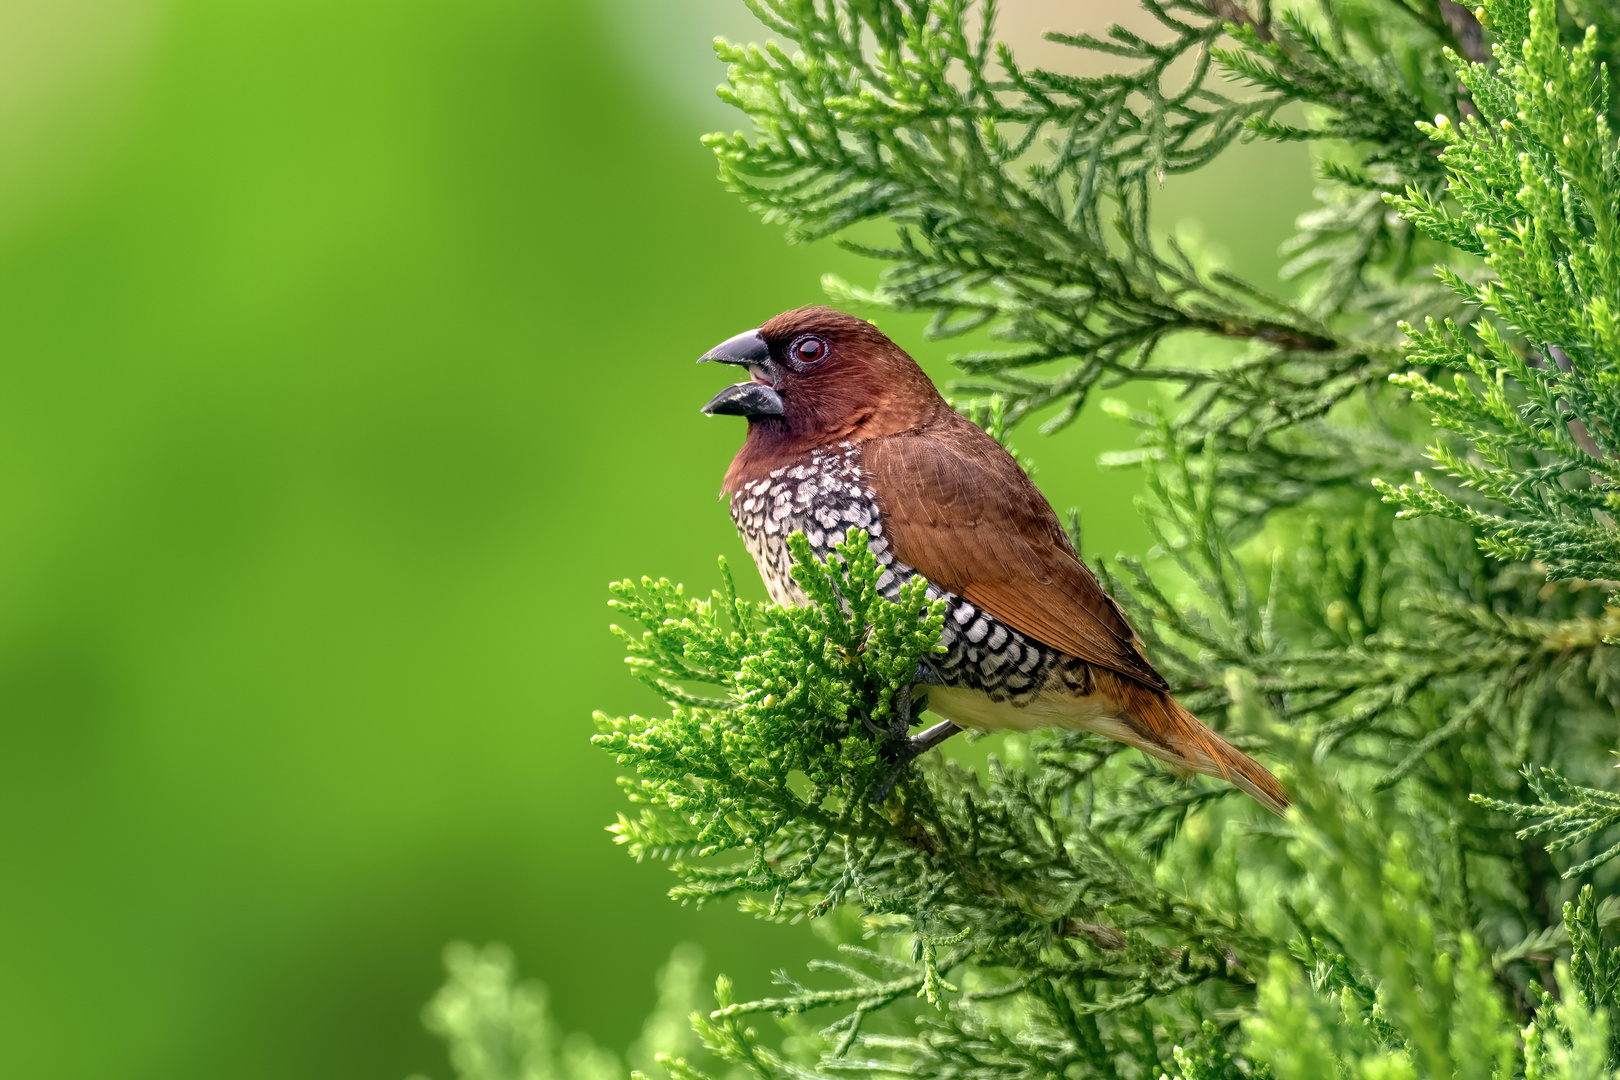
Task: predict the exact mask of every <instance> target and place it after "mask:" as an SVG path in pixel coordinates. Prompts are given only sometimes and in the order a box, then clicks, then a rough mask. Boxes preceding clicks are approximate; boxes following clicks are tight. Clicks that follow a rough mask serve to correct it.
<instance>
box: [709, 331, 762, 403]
mask: <svg viewBox="0 0 1620 1080" xmlns="http://www.w3.org/2000/svg"><path fill="white" fill-rule="evenodd" d="M708 360H713V361H714V362H715V363H719V364H737V365H739V366H741V367H746V368H747V369H748V371H749V373H750V374H751V375H753V376H754V378H753V379H750V380H749V381H748V382H745V383H738V384H737V385H735V386H728V387H726V388H725V389H724V390H722V391H720V392H719V393H718V394H716V395H715V396H714V400H712V401H710V402H709V403H708V404H707V405H705V406H703V411H704V412H706V413H708V414H709V415H710V416H749V417H754V416H781V415H783V410H782V398H781V396H780V395H779V394H777V392H776V389H775V387H774V385H766V383H765V382H761V381H759V380H760V379H761V378H763V379H765V380H768V381H769V382H770V383H771V384H774V383H775V382H776V363H775V361H773V360H772V359H771V348H770V346H769V345H767V344H766V343H765V339H764V337H762V336H761V335H760V332H759V331H758V330H747V331H744V332H743V333H741V334H738V335H737V336H736V337H733V338H727V339H726V340H725V341H722V342H721V343H720V344H718V345H716V346H715V347H714V348H712V349H710V350H709V351H708V352H706V353H704V354H703V355H702V356H700V357H698V363H700V364H701V363H703V362H705V361H708Z"/></svg>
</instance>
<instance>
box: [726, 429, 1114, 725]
mask: <svg viewBox="0 0 1620 1080" xmlns="http://www.w3.org/2000/svg"><path fill="white" fill-rule="evenodd" d="M731 517H732V520H733V521H734V522H735V523H736V525H737V531H738V533H740V534H741V536H742V539H743V544H744V545H745V546H746V547H747V548H748V553H749V554H750V555H752V556H753V557H754V562H755V563H756V564H757V565H758V566H759V572H760V576H761V577H763V578H764V580H765V588H766V591H767V592H769V593H770V596H771V599H772V600H774V601H775V602H776V603H778V604H800V605H802V604H805V603H807V602H808V600H807V598H806V596H805V594H804V592H803V591H802V590H801V589H800V588H799V585H798V583H797V582H796V581H794V580H793V576H792V574H791V573H790V572H789V571H790V569H791V568H792V566H793V556H792V553H791V552H790V551H789V550H788V546H787V538H788V536H790V535H791V534H792V533H794V532H796V531H799V530H803V532H804V534H805V538H806V539H807V540H808V541H809V542H810V547H811V549H812V550H813V551H814V552H815V553H816V556H817V557H818V558H823V559H824V558H826V557H827V556H828V555H829V554H831V553H832V551H833V548H834V546H835V545H837V544H840V543H843V541H844V539H845V537H846V535H847V534H848V532H849V530H851V529H856V528H859V529H865V530H866V532H867V534H868V535H869V537H870V539H869V541H868V545H867V546H868V547H869V548H870V549H871V552H872V554H873V556H874V557H875V558H876V559H877V562H878V565H879V566H881V567H882V568H883V572H882V574H881V576H880V577H879V578H878V583H877V584H878V588H879V590H880V591H881V592H882V593H883V595H884V596H885V597H887V598H888V599H890V600H895V599H898V597H899V593H900V586H901V585H902V584H904V583H905V582H906V581H908V580H909V579H910V578H911V577H912V576H913V575H914V574H915V573H916V571H915V570H913V569H912V568H911V567H909V566H907V565H906V564H905V563H903V562H901V561H900V560H899V559H898V558H896V557H895V555H894V552H893V551H892V550H890V546H889V541H888V539H887V538H886V537H885V536H884V533H883V515H882V513H881V511H880V510H879V508H878V503H877V497H876V495H875V494H874V493H873V491H872V490H871V488H870V487H868V486H867V485H866V483H865V482H864V481H863V479H862V476H861V469H860V447H859V446H857V445H855V444H853V443H849V442H844V443H839V444H837V445H835V446H834V447H832V448H830V449H825V450H824V449H819V448H818V449H815V450H812V451H811V452H810V453H809V454H808V455H807V456H806V457H804V458H803V459H801V460H800V461H799V462H797V463H795V464H793V465H787V466H783V467H781V468H778V469H775V470H773V471H772V472H771V473H770V474H769V475H768V476H766V477H765V478H763V479H760V480H755V481H753V482H751V483H747V484H744V485H743V487H742V488H741V490H739V491H738V492H737V493H736V494H735V495H733V496H732V498H731ZM928 595H929V597H930V598H931V599H939V598H941V597H943V598H944V600H945V602H946V604H947V607H946V613H945V625H944V629H943V631H942V632H941V635H940V642H941V644H943V645H944V646H945V649H946V651H945V653H944V654H942V655H940V656H936V657H932V658H930V659H929V660H927V661H926V665H927V667H928V668H929V672H930V673H931V674H932V676H933V678H926V676H925V678H926V681H927V682H929V683H933V682H935V680H936V679H937V682H938V685H940V686H944V687H950V688H955V689H960V690H967V691H976V692H978V693H981V694H984V695H986V696H987V697H988V698H989V699H990V701H991V702H995V703H997V704H1001V703H1005V704H1006V705H1010V706H1011V707H1012V708H1014V709H1023V708H1025V707H1027V706H1028V705H1030V703H1031V702H1033V701H1034V699H1035V698H1036V697H1037V696H1038V695H1040V694H1041V693H1043V692H1053V691H1057V692H1061V693H1063V694H1064V695H1065V696H1085V695H1087V694H1090V693H1091V691H1092V683H1093V679H1092V675H1091V670H1090V667H1089V665H1087V664H1086V663H1085V662H1084V661H1082V660H1079V659H1076V658H1075V657H1072V656H1068V655H1067V654H1065V653H1062V652H1059V651H1058V650H1056V649H1051V648H1048V647H1047V646H1045V645H1042V644H1041V643H1040V642H1038V641H1034V640H1032V639H1030V638H1028V637H1025V636H1024V635H1023V634H1021V633H1019V632H1018V631H1017V630H1014V629H1013V628H1012V627H1010V626H1008V625H1007V624H1006V623H1004V622H1002V621H1001V620H999V619H997V618H996V617H995V616H994V615H991V614H990V613H988V612H986V611H983V610H981V609H979V608H977V607H975V606H974V605H973V604H972V603H970V602H969V601H967V600H965V599H963V598H962V597H960V596H957V595H956V594H955V593H951V592H947V591H945V590H943V589H940V588H939V587H938V586H936V585H933V584H930V585H929V594H928ZM1032 720H1033V718H1032ZM997 726H1002V725H997ZM1006 726H1016V727H1023V726H1025V725H1024V724H1022V723H1016V722H1015V723H1013V724H1010V725H1006Z"/></svg>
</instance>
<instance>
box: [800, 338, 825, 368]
mask: <svg viewBox="0 0 1620 1080" xmlns="http://www.w3.org/2000/svg"><path fill="white" fill-rule="evenodd" d="M826 355H827V343H826V342H825V341H822V340H821V339H820V338H813V337H807V338H803V339H801V340H799V341H796V342H794V344H793V359H795V360H797V361H799V362H800V363H802V364H813V363H815V362H816V361H817V360H820V359H821V358H822V357H824V356H826Z"/></svg>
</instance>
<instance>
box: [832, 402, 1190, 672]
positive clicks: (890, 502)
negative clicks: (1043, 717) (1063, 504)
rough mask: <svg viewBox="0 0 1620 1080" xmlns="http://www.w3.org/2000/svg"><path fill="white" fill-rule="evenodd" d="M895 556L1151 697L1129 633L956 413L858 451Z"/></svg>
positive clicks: (1038, 498)
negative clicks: (1142, 688)
mask: <svg viewBox="0 0 1620 1080" xmlns="http://www.w3.org/2000/svg"><path fill="white" fill-rule="evenodd" d="M861 464H862V468H863V469H864V470H866V471H867V472H868V473H869V474H870V475H871V477H872V487H873V490H874V491H876V492H877V495H878V504H879V509H880V510H881V511H882V512H883V523H884V528H885V530H886V531H887V533H888V536H889V539H890V542H891V543H892V544H893V545H894V551H895V555H896V556H897V557H898V558H899V559H900V560H901V561H902V562H904V563H906V564H907V565H909V566H911V567H913V568H914V569H916V570H917V572H918V573H920V574H922V575H923V576H924V577H926V578H928V580H930V581H932V582H934V583H935V584H936V585H938V586H939V587H940V588H942V589H949V590H950V591H951V592H954V593H956V594H957V595H958V596H964V597H966V598H967V599H968V600H970V601H972V602H973V603H974V604H976V605H978V606H979V607H982V608H983V609H984V610H986V611H989V612H991V613H992V614H994V615H995V616H996V618H998V619H1000V620H1002V621H1003V622H1005V623H1007V624H1008V625H1009V626H1011V627H1013V628H1014V629H1015V630H1018V631H1019V632H1020V633H1023V634H1025V635H1027V636H1029V637H1032V638H1034V639H1036V640H1037V641H1040V642H1042V643H1043V644H1046V645H1049V646H1051V647H1052V648H1055V649H1061V650H1063V651H1064V652H1066V653H1068V654H1069V655H1070V656H1077V657H1079V658H1080V659H1082V660H1084V661H1086V662H1087V663H1089V664H1093V665H1096V666H1099V667H1104V668H1108V669H1110V670H1113V671H1118V672H1120V673H1121V674H1124V675H1128V676H1130V677H1131V678H1133V679H1136V680H1138V681H1140V682H1142V683H1145V684H1146V685H1148V686H1151V687H1154V688H1155V689H1158V690H1167V689H1169V687H1168V686H1167V685H1166V683H1165V681H1164V679H1163V678H1162V677H1161V676H1160V675H1159V673H1158V672H1157V671H1154V670H1153V667H1152V665H1151V664H1149V663H1148V662H1147V660H1145V659H1144V658H1143V656H1142V654H1141V652H1140V650H1139V646H1138V642H1137V638H1136V633H1135V631H1133V630H1132V629H1131V627H1130V624H1129V623H1127V622H1126V621H1125V619H1124V618H1123V617H1122V616H1121V615H1120V613H1119V609H1118V608H1116V607H1115V606H1114V602H1113V601H1112V600H1111V599H1109V597H1108V594H1107V593H1105V592H1103V590H1102V586H1101V585H1099V584H1098V583H1097V579H1096V578H1095V577H1093V576H1092V573H1091V571H1090V569H1088V568H1087V567H1086V565H1085V563H1083V562H1081V561H1080V559H1079V557H1078V556H1077V555H1076V554H1075V552H1074V548H1073V547H1071V546H1070V544H1069V540H1068V537H1067V536H1066V535H1064V532H1063V528H1062V526H1060V525H1059V524H1058V520H1057V515H1056V514H1054V513H1053V512H1052V508H1051V507H1050V506H1049V505H1047V502H1046V499H1045V498H1044V497H1043V496H1042V495H1041V493H1040V492H1039V491H1038V490H1037V489H1036V487H1035V485H1034V484H1032V483H1030V481H1029V478H1028V477H1026V476H1025V475H1024V472H1023V470H1022V469H1020V468H1019V467H1018V464H1017V462H1015V461H1013V459H1012V457H1011V456H1010V455H1009V454H1008V453H1007V452H1006V451H1005V450H1003V449H1002V448H1001V446H1000V445H999V444H997V443H996V441H995V440H994V439H992V438H990V436H988V435H986V434H985V433H984V432H983V431H980V430H979V429H978V428H977V427H975V426H974V425H973V424H972V423H970V422H969V421H968V420H966V419H965V418H963V417H961V416H959V415H958V414H956V413H948V414H946V415H945V416H944V417H942V418H941V420H940V421H939V422H937V423H935V424H930V425H929V426H928V427H927V428H924V429H922V430H919V431H912V432H904V433H901V434H899V435H891V436H887V437H884V438H877V439H872V440H870V441H868V442H866V443H864V444H863V445H862V447H861Z"/></svg>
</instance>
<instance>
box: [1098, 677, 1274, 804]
mask: <svg viewBox="0 0 1620 1080" xmlns="http://www.w3.org/2000/svg"><path fill="white" fill-rule="evenodd" d="M1114 681H1115V682H1116V683H1117V687H1109V688H1108V689H1110V690H1114V691H1115V692H1114V693H1113V694H1111V695H1110V696H1111V697H1114V699H1115V700H1116V701H1118V702H1119V703H1120V704H1121V705H1122V706H1124V708H1123V710H1122V711H1123V712H1124V714H1125V715H1124V716H1123V717H1122V718H1121V719H1123V720H1125V721H1126V723H1127V724H1128V725H1129V726H1130V727H1131V728H1132V729H1133V733H1134V734H1136V735H1137V736H1138V737H1139V739H1140V741H1137V740H1136V739H1132V740H1130V741H1131V742H1133V743H1134V744H1135V745H1136V746H1137V747H1138V748H1139V749H1141V750H1142V751H1144V752H1145V753H1148V754H1151V755H1153V756H1154V757H1156V758H1158V759H1160V760H1161V761H1164V762H1166V763H1168V764H1170V765H1171V766H1173V767H1176V768H1180V769H1189V770H1191V771H1193V772H1199V773H1203V774H1204V775H1205V776H1218V777H1220V778H1221V779H1222V780H1225V781H1227V782H1228V783H1230V784H1232V785H1233V786H1235V787H1237V788H1240V789H1242V790H1243V791H1245V792H1247V793H1248V794H1249V795H1251V796H1253V797H1254V799H1255V800H1256V801H1257V802H1259V803H1260V805H1262V806H1264V807H1265V808H1266V809H1267V810H1270V811H1271V812H1272V813H1274V814H1276V815H1278V816H1279V817H1280V816H1282V814H1283V813H1284V812H1285V811H1287V809H1288V807H1289V804H1290V803H1291V802H1292V800H1291V799H1289V797H1288V792H1287V791H1286V790H1285V789H1284V788H1283V786H1282V784H1280V783H1278V782H1277V778H1276V777H1275V776H1272V775H1271V773H1269V772H1267V771H1266V769H1265V767H1264V766H1262V765H1261V764H1260V763H1259V762H1258V761H1255V760H1254V759H1253V758H1251V757H1250V756H1249V755H1247V754H1245V753H1244V752H1243V751H1241V750H1239V749H1238V748H1237V747H1235V746H1233V745H1232V744H1231V743H1229V742H1227V741H1226V740H1225V739H1223V738H1221V737H1220V736H1219V735H1217V734H1216V733H1215V732H1213V731H1211V730H1210V729H1209V728H1208V727H1206V726H1205V725H1204V722H1203V721H1202V720H1200V719H1198V717H1196V716H1194V715H1193V714H1192V713H1190V712H1188V711H1187V710H1186V709H1185V708H1183V707H1182V705H1181V703H1180V702H1178V701H1177V700H1176V699H1175V698H1173V697H1171V696H1170V695H1169V694H1166V693H1163V692H1162V691H1159V690H1155V689H1153V688H1152V687H1148V686H1143V685H1142V684H1141V683H1138V682H1136V681H1135V680H1133V679H1126V678H1124V677H1121V676H1116V677H1115V680H1114Z"/></svg>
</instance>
